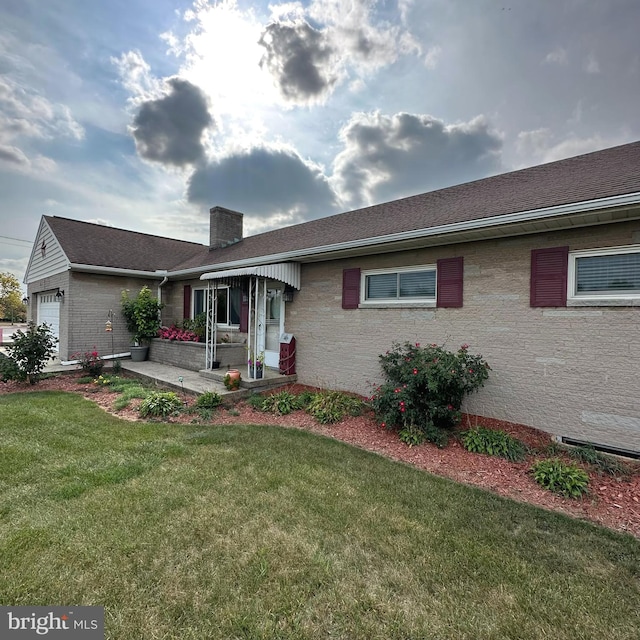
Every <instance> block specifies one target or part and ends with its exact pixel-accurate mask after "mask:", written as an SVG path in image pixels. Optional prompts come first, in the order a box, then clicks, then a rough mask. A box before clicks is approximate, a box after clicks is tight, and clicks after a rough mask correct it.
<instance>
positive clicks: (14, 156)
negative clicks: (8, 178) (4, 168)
mask: <svg viewBox="0 0 640 640" xmlns="http://www.w3.org/2000/svg"><path fill="white" fill-rule="evenodd" d="M0 162H8V163H10V164H16V165H19V166H23V167H28V166H29V165H30V164H31V163H30V162H29V158H27V156H25V155H24V153H23V152H22V151H21V150H20V149H18V147H13V146H7V145H0Z"/></svg>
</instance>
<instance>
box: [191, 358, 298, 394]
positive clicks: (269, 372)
mask: <svg viewBox="0 0 640 640" xmlns="http://www.w3.org/2000/svg"><path fill="white" fill-rule="evenodd" d="M229 369H238V371H240V375H241V378H240V389H247V390H249V391H254V392H258V391H265V390H266V389H273V388H275V387H281V386H282V385H285V384H290V383H292V382H295V381H296V380H297V379H298V376H297V375H296V374H293V375H288V376H286V375H283V374H281V373H280V372H279V371H277V370H275V369H269V368H267V367H265V368H264V370H263V377H262V378H257V379H254V378H249V377H247V365H246V364H245V365H238V366H236V367H233V366H230V367H224V368H222V369H201V370H200V371H199V372H198V373H199V374H200V375H201V376H202V377H203V378H206V379H208V380H214V381H215V382H218V383H221V384H224V377H225V376H226V375H227V372H228V370H229Z"/></svg>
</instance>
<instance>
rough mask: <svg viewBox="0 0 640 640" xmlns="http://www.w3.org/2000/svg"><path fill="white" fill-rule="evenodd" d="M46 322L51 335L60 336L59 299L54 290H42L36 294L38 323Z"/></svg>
mask: <svg viewBox="0 0 640 640" xmlns="http://www.w3.org/2000/svg"><path fill="white" fill-rule="evenodd" d="M43 322H46V323H47V324H48V325H49V326H50V327H51V331H52V332H53V335H54V336H55V337H56V338H60V300H59V299H58V298H57V297H56V291H43V292H42V293H39V294H38V324H42V323H43Z"/></svg>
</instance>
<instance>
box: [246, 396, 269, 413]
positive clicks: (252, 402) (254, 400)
mask: <svg viewBox="0 0 640 640" xmlns="http://www.w3.org/2000/svg"><path fill="white" fill-rule="evenodd" d="M264 401H265V397H264V396H263V395H261V394H259V393H252V394H251V395H250V396H249V397H248V398H247V404H248V405H249V406H250V407H251V408H252V409H255V410H256V411H263V407H264Z"/></svg>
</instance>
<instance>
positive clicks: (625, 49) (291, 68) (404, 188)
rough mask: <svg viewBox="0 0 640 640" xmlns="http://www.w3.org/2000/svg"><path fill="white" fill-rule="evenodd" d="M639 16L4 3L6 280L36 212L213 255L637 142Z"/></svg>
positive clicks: (501, 5)
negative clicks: (218, 217) (240, 225)
mask: <svg viewBox="0 0 640 640" xmlns="http://www.w3.org/2000/svg"><path fill="white" fill-rule="evenodd" d="M639 24H640V2H638V0H607V1H606V2H603V1H602V0H536V1H535V2H531V0H511V1H508V0H498V1H493V0H302V1H298V2H296V1H294V2H278V1H277V0H273V1H271V2H267V1H264V2H263V1H249V0H209V1H206V0H196V1H195V2H193V0H126V2H125V0H100V1H98V2H87V1H86V0H47V1H46V2H43V1H42V0H0V271H9V272H11V273H13V274H15V275H16V276H17V277H18V278H19V279H20V280H21V281H22V279H23V277H24V272H25V269H26V266H27V262H28V259H29V255H30V251H31V242H32V241H33V239H34V237H35V234H36V232H37V228H38V224H39V221H40V218H41V216H42V215H57V216H64V217H68V218H74V219H77V220H85V221H91V222H96V223H99V224H105V225H110V226H115V227H120V228H124V229H131V230H134V231H142V232H147V233H153V234H157V235H163V236H168V237H174V238H180V239H184V240H190V241H194V242H202V243H207V242H208V226H209V215H208V211H209V208H210V207H212V206H215V205H220V206H223V207H228V208H230V209H234V210H238V211H242V212H243V213H244V214H245V216H244V229H245V235H253V234H255V233H260V232H263V231H267V230H270V229H274V228H278V227H282V226H286V225H290V224H296V223H300V222H304V221H306V220H311V219H315V218H319V217H323V216H327V215H332V214H335V213H340V212H343V211H349V210H352V209H356V208H359V207H362V206H367V205H370V204H376V203H380V202H386V201H389V200H395V199H397V198H401V197H404V196H409V195H413V194H417V193H423V192H426V191H431V190H434V189H439V188H443V187H447V186H451V185H454V184H460V183H462V182H466V181H469V180H475V179H479V178H483V177H486V176H489V175H494V174H497V173H503V172H506V171H511V170H514V169H520V168H523V167H527V166H532V165H536V164H540V163H543V162H549V161H552V160H557V159H560V158H564V157H570V156H574V155H578V154H581V153H586V152H589V151H594V150H597V149H602V148H606V147H611V146H615V145H618V144H624V143H626V142H632V141H636V140H639V139H640V108H639V106H638V105H640V38H639V37H638V33H637V26H638V25H639Z"/></svg>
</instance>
